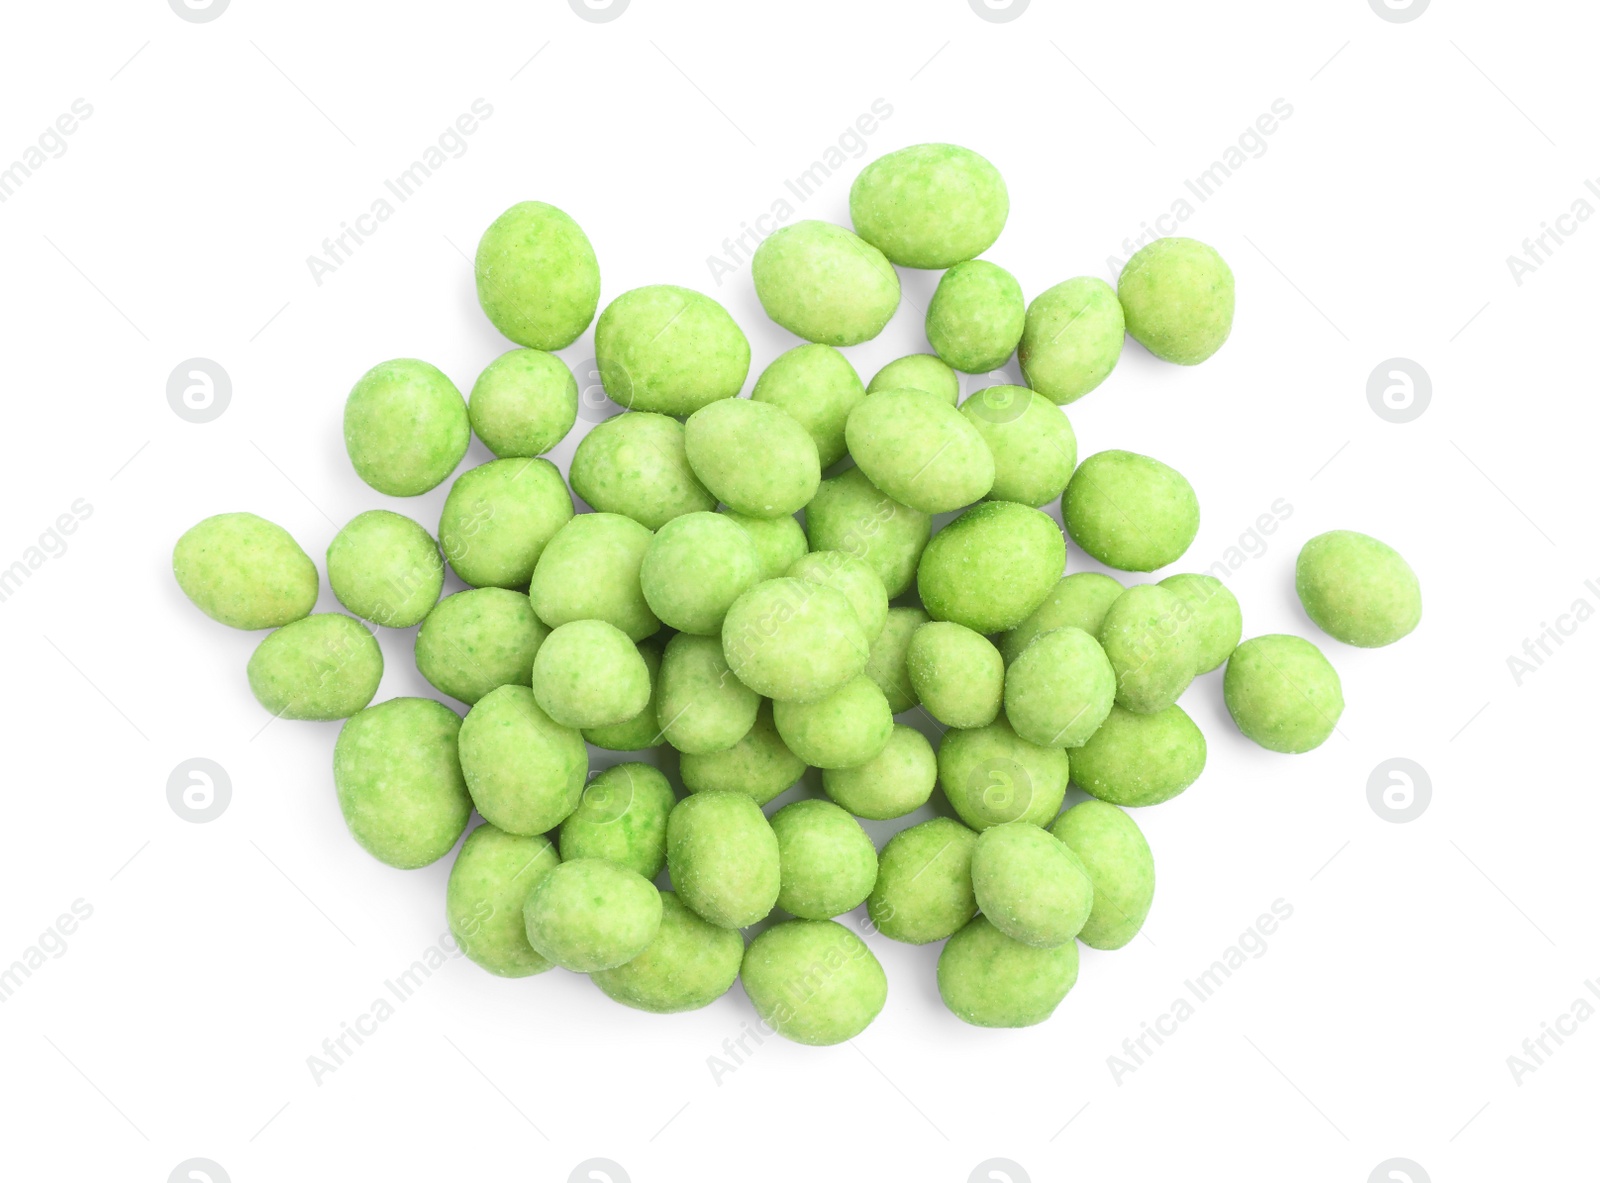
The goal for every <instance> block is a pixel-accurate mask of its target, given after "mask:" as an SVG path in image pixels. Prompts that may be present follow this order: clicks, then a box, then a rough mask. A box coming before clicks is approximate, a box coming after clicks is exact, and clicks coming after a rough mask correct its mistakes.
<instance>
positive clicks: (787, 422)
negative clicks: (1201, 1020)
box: [683, 398, 822, 518]
mask: <svg viewBox="0 0 1600 1183" xmlns="http://www.w3.org/2000/svg"><path fill="white" fill-rule="evenodd" d="M683 444H684V450H685V453H686V454H687V455H688V457H689V467H690V468H692V469H693V470H694V474H695V476H697V477H699V478H700V483H701V484H703V485H704V486H705V487H706V488H708V489H710V490H711V492H712V494H713V495H714V496H716V497H717V499H718V500H720V501H721V502H722V503H723V504H724V505H726V506H727V507H728V508H729V509H732V510H734V511H735V512H737V513H742V514H747V515H748V516H750V517H753V518H781V517H788V516H790V515H792V514H793V513H794V512H795V511H796V510H797V509H801V508H802V507H804V505H805V503H806V502H808V501H810V500H811V495H812V494H813V493H815V492H816V491H817V483H818V482H819V481H821V480H822V466H821V464H820V462H819V461H818V458H817V445H816V444H815V443H813V442H812V439H811V433H810V432H809V431H807V430H806V428H805V427H804V426H803V425H802V424H801V423H800V422H799V420H797V419H795V418H794V417H793V416H791V415H790V414H789V413H788V412H787V411H785V410H784V409H783V408H781V407H776V406H773V405H772V404H771V403H758V402H756V401H755V400H754V399H749V398H725V399H721V400H719V401H717V402H714V403H712V404H710V405H709V406H706V407H702V408H700V410H698V411H696V412H695V413H694V414H693V415H690V416H689V421H688V422H687V423H685V424H684V425H683Z"/></svg>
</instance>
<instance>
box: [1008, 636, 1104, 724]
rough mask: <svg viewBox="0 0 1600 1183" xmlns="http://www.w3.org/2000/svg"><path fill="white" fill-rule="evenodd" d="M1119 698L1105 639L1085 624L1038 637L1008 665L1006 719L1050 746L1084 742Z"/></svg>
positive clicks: (1102, 721)
mask: <svg viewBox="0 0 1600 1183" xmlns="http://www.w3.org/2000/svg"><path fill="white" fill-rule="evenodd" d="M1116 697H1117V675H1116V674H1115V673H1113V672H1112V669H1111V662H1110V660H1109V659H1108V658H1107V657H1106V654H1105V650H1104V649H1102V648H1100V643H1099V642H1098V641H1096V640H1095V639H1094V638H1093V637H1091V636H1090V635H1089V634H1088V633H1086V632H1084V631H1083V630H1082V629H1079V628H1071V627H1068V628H1060V629H1055V630H1053V631H1052V632H1048V633H1045V634H1044V635H1043V636H1041V637H1038V638H1036V639H1035V640H1034V642H1033V644H1031V645H1029V646H1028V647H1027V648H1026V649H1025V650H1023V651H1022V653H1021V654H1020V655H1019V656H1018V657H1017V660H1016V661H1014V662H1012V663H1011V666H1010V668H1009V669H1007V670H1006V718H1007V719H1008V720H1010V722H1011V726H1012V727H1013V728H1015V729H1016V732H1017V734H1018V735H1020V736H1021V737H1022V738H1023V739H1025V740H1027V741H1028V742H1029V743H1036V744H1039V745H1040V746H1042V747H1047V748H1076V747H1081V746H1082V745H1083V744H1084V743H1085V742H1086V741H1087V740H1088V738H1089V737H1090V736H1091V735H1093V734H1094V733H1095V732H1096V731H1097V730H1099V727H1100V724H1102V723H1104V722H1105V720H1106V716H1107V715H1109V714H1110V713H1111V704H1112V703H1113V702H1114V701H1115V700H1116Z"/></svg>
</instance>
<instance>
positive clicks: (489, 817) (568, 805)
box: [459, 686, 589, 834]
mask: <svg viewBox="0 0 1600 1183" xmlns="http://www.w3.org/2000/svg"><path fill="white" fill-rule="evenodd" d="M459 747H460V752H461V771H462V774H463V775H465V776H466V778H467V791H468V792H470V793H471V794H472V803H473V804H474V805H475V806H477V808H478V812H479V813H481V814H482V815H483V818H484V820H485V821H487V822H489V823H491V824H492V825H495V826H498V827H499V828H500V829H502V830H504V831H506V833H508V834H543V833H545V832H546V831H547V830H553V829H555V828H556V827H557V826H559V825H560V824H561V822H562V821H563V820H564V819H565V818H566V817H567V815H568V814H570V813H571V812H572V811H573V810H574V809H576V808H577V807H578V802H579V800H580V799H582V797H583V784H584V778H585V777H586V776H587V775H588V772H589V751H588V749H587V748H585V747H584V746H583V736H581V735H579V734H578V733H577V732H576V731H575V730H573V729H572V728H571V727H563V726H562V725H561V724H559V723H557V722H556V721H555V720H554V719H552V718H551V717H550V716H549V715H547V714H545V713H544V711H543V710H541V709H540V707H539V703H538V701H537V700H536V699H535V698H534V696H533V691H532V690H531V689H529V688H528V687H527V686H501V687H499V688H498V689H496V690H491V691H490V692H489V693H488V694H486V695H484V696H483V697H482V698H480V699H479V700H478V701H477V703H476V704H475V705H474V706H473V708H472V709H471V710H470V711H468V712H467V717H466V719H465V720H464V721H463V722H462V724H461V736H460V739H459Z"/></svg>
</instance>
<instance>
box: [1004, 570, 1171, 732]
mask: <svg viewBox="0 0 1600 1183" xmlns="http://www.w3.org/2000/svg"><path fill="white" fill-rule="evenodd" d="M1192 620H1193V616H1192V614H1191V612H1190V609H1189V606H1188V603H1187V601H1186V600H1185V599H1184V598H1183V597H1182V596H1180V595H1178V594H1177V593H1175V592H1171V591H1168V590H1167V589H1166V588H1164V587H1162V586H1160V585H1159V584H1155V583H1141V584H1139V585H1137V586H1135V587H1130V588H1129V589H1128V590H1127V591H1125V592H1123V593H1122V594H1121V595H1120V596H1118V597H1117V598H1116V600H1115V601H1114V602H1113V603H1112V605H1111V607H1110V608H1108V609H1107V610H1106V618H1105V620H1103V621H1102V622H1101V624H1100V636H1099V638H1098V639H1099V641H1100V648H1101V649H1103V650H1104V651H1105V655H1106V657H1107V658H1109V659H1110V662H1111V670H1112V672H1113V673H1114V674H1115V675H1116V687H1117V694H1116V698H1117V705H1118V706H1120V707H1125V708H1127V709H1128V710H1130V711H1133V712H1135V713H1137V714H1141V715H1150V714H1154V713H1155V712H1156V711H1164V710H1166V709H1167V708H1168V707H1169V706H1171V705H1172V704H1173V703H1175V702H1177V701H1178V697H1179V696H1180V695H1181V694H1182V693H1183V692H1184V691H1185V690H1187V689H1188V688H1189V683H1190V682H1192V681H1194V675H1195V670H1196V669H1197V667H1198V665H1199V640H1200V638H1199V636H1198V635H1197V633H1196V632H1195V631H1194V630H1193V629H1191V628H1190V627H1189V625H1190V623H1191V622H1192ZM1037 643H1038V642H1035V644H1037ZM1028 648H1030V649H1031V648H1033V646H1032V645H1030V646H1028ZM1019 660H1020V659H1019Z"/></svg>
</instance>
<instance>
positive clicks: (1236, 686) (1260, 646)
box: [1222, 633, 1344, 753]
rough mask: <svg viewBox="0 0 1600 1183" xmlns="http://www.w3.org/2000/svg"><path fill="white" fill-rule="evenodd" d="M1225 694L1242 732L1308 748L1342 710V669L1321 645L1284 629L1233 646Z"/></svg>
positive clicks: (1285, 746)
mask: <svg viewBox="0 0 1600 1183" xmlns="http://www.w3.org/2000/svg"><path fill="white" fill-rule="evenodd" d="M1222 697H1223V700H1224V701H1225V702H1226V703H1227V704H1228V714H1230V715H1232V716H1233V722H1234V725H1235V726H1236V727H1238V728H1239V731H1240V732H1241V733H1242V734H1243V735H1244V737H1245V738H1246V739H1250V740H1254V741H1255V742H1256V743H1258V744H1260V745H1261V746H1262V747H1264V748H1266V749H1267V750H1268V751H1272V752H1288V753H1295V752H1309V751H1310V750H1311V749H1312V748H1315V747H1318V746H1320V745H1321V743H1322V741H1323V740H1325V739H1327V738H1328V736H1330V735H1332V734H1333V733H1334V731H1335V730H1336V729H1337V728H1338V726H1339V716H1340V715H1341V714H1343V713H1344V691H1343V690H1342V689H1341V687H1340V685H1339V675H1338V673H1337V672H1336V671H1335V670H1334V668H1333V666H1331V665H1329V664H1328V659H1327V658H1326V657H1324V656H1323V655H1322V650H1320V649H1318V648H1317V647H1316V646H1315V645H1313V644H1312V643H1311V642H1310V641H1307V640H1305V639H1303V638H1301V637H1291V636H1288V635H1286V634H1281V633H1279V634H1273V635H1269V636H1265V637H1252V638H1250V640H1248V641H1246V642H1245V643H1244V644H1242V645H1240V646H1239V647H1238V648H1237V649H1235V650H1234V651H1233V655H1232V656H1231V657H1229V658H1228V668H1227V670H1226V671H1225V672H1224V673H1223V675H1222Z"/></svg>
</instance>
